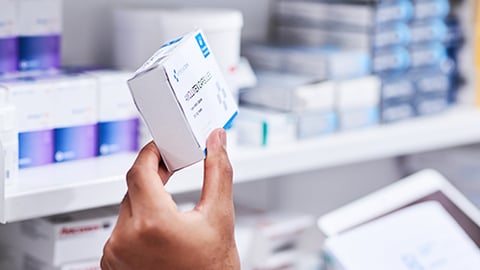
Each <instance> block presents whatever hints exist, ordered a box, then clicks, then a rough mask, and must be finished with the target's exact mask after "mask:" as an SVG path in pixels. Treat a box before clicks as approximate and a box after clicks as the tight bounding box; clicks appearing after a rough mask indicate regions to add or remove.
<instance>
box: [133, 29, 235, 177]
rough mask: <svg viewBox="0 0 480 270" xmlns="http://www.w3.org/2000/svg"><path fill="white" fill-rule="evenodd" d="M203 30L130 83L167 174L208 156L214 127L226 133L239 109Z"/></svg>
mask: <svg viewBox="0 0 480 270" xmlns="http://www.w3.org/2000/svg"><path fill="white" fill-rule="evenodd" d="M210 48H211V47H210V46H209V44H208V43H207V41H206V39H205V35H204V34H203V33H202V32H201V31H200V30H196V31H194V32H191V33H188V34H187V35H185V36H183V37H181V38H178V39H176V40H175V41H173V42H169V43H167V44H166V45H164V46H162V47H161V48H160V50H158V51H157V52H156V53H155V54H154V55H153V56H152V57H151V58H150V59H149V60H148V61H147V62H145V64H144V65H143V66H142V67H141V68H140V69H138V70H137V72H136V73H135V75H134V76H133V78H131V79H130V80H128V85H129V87H130V92H131V93H132V96H133V98H134V100H135V104H136V106H137V109H138V110H139V111H140V114H141V115H142V118H143V119H144V120H145V122H146V123H147V125H148V128H149V130H150V132H151V134H152V137H153V139H154V141H155V143H156V146H157V147H158V149H159V150H160V153H162V157H163V160H164V162H165V165H166V167H167V169H168V170H169V171H177V170H179V169H182V168H185V167H187V166H189V165H192V164H194V163H197V162H199V161H201V160H203V159H204V158H205V157H206V154H207V153H206V141H207V138H208V136H209V134H210V133H211V132H212V131H213V130H214V129H216V128H222V127H223V128H224V129H228V128H229V127H231V125H232V122H233V121H234V119H235V118H236V116H237V114H238V108H237V104H236V102H235V99H234V98H233V96H232V93H231V91H230V89H229V86H228V84H227V82H226V80H225V79H224V77H223V74H222V72H221V70H220V67H219V66H218V63H217V62H216V59H215V56H214V54H213V52H212V50H211V49H210Z"/></svg>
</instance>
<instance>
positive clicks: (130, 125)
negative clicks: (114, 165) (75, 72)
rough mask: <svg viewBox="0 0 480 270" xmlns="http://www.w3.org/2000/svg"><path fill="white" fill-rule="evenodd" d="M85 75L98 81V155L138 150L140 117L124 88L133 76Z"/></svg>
mask: <svg viewBox="0 0 480 270" xmlns="http://www.w3.org/2000/svg"><path fill="white" fill-rule="evenodd" d="M87 73H88V74H89V75H91V76H93V77H94V78H95V79H96V81H97V103H98V151H97V152H98V155H101V156H103V155H110V154H115V153H119V152H128V151H137V150H138V145H139V132H140V131H139V129H140V120H139V117H140V115H139V114H138V111H137V109H136V108H135V103H134V102H133V99H132V96H131V94H130V91H129V89H128V85H127V80H128V79H130V77H131V75H132V74H131V73H130V72H125V71H114V70H98V71H90V72H87Z"/></svg>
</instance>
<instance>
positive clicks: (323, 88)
mask: <svg viewBox="0 0 480 270" xmlns="http://www.w3.org/2000/svg"><path fill="white" fill-rule="evenodd" d="M257 76H258V85H257V86H256V87H254V88H252V89H249V90H248V91H244V92H243V93H242V94H241V95H240V101H241V102H243V103H246V104H251V105H255V106H264V107H268V108H270V109H274V110H281V111H289V112H303V111H314V110H317V111H321V110H323V111H333V110H334V109H335V91H336V88H335V83H334V82H333V81H319V80H316V79H315V78H314V77H310V76H301V75H294V74H288V73H280V72H267V71H263V72H257Z"/></svg>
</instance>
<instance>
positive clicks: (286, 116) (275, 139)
mask: <svg viewBox="0 0 480 270" xmlns="http://www.w3.org/2000/svg"><path fill="white" fill-rule="evenodd" d="M296 125H297V122H296V118H295V116H294V115H293V114H292V113H288V112H280V111H274V110H269V109H265V108H252V107H250V108H249V107H240V115H239V117H238V121H237V122H236V123H235V129H236V130H237V133H238V143H239V144H242V145H249V146H263V147H271V146H280V145H284V144H285V143H291V142H294V141H295V140H296V128H297V127H296Z"/></svg>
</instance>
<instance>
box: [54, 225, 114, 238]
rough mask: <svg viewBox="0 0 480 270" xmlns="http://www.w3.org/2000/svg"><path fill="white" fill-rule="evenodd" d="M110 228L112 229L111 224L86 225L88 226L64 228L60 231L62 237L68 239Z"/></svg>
mask: <svg viewBox="0 0 480 270" xmlns="http://www.w3.org/2000/svg"><path fill="white" fill-rule="evenodd" d="M110 227H111V224H110V223H109V222H106V223H104V224H95V225H86V226H78V227H63V228H62V229H61V230H60V236H61V237H66V236H73V235H79V234H83V233H89V232H94V231H98V230H101V229H108V228H110Z"/></svg>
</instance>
